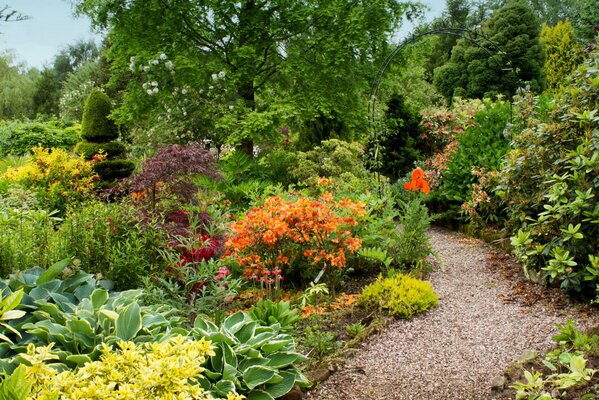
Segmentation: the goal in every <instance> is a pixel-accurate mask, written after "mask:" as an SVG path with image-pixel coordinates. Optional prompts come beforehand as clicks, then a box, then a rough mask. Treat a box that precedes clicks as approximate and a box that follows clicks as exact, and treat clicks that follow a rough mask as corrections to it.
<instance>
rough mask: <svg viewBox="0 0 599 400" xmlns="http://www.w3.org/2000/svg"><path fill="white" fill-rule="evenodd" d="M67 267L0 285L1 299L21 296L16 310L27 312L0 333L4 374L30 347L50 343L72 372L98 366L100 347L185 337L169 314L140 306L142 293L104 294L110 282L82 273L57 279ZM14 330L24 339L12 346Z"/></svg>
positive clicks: (21, 276)
mask: <svg viewBox="0 0 599 400" xmlns="http://www.w3.org/2000/svg"><path fill="white" fill-rule="evenodd" d="M67 265H68V260H65V261H62V262H59V263H57V264H54V265H53V266H51V267H50V268H49V269H48V270H42V269H40V268H33V269H30V270H27V271H24V272H22V273H20V274H18V275H11V277H10V278H9V279H8V280H6V281H5V282H3V283H2V284H1V285H0V286H1V287H2V290H3V292H4V293H13V292H17V291H18V290H22V291H23V292H24V295H23V299H22V301H21V305H20V306H19V307H18V310H22V311H26V312H27V313H26V314H25V313H23V314H24V315H22V316H21V317H20V318H19V319H16V320H12V321H11V322H10V324H11V326H12V328H13V329H12V330H8V329H2V333H3V334H4V335H10V336H9V337H11V340H12V342H13V343H14V344H10V345H9V344H8V343H4V344H3V345H2V349H3V357H5V358H4V359H3V360H2V362H1V364H2V367H3V368H4V369H5V370H10V369H12V368H14V367H15V366H16V364H19V363H22V362H23V360H22V359H20V358H19V357H18V356H17V357H15V356H16V354H18V353H21V352H23V351H24V350H25V347H26V346H27V345H28V344H31V343H33V344H36V345H48V344H51V343H54V344H55V345H56V346H57V352H56V355H57V362H58V363H59V364H61V365H66V366H70V367H74V366H82V365H84V364H85V363H86V362H91V361H93V360H97V359H98V358H99V357H100V354H101V351H102V348H103V346H105V345H112V344H115V343H116V342H118V341H121V340H124V341H129V340H133V341H136V342H146V341H150V340H154V341H157V340H159V339H164V338H166V337H167V336H168V335H170V334H174V333H176V332H178V333H185V331H181V330H179V328H176V327H177V326H178V325H180V324H181V320H180V319H178V318H175V317H173V316H172V314H174V310H173V309H170V308H168V307H165V306H161V305H156V306H147V305H143V304H140V296H141V291H134V290H130V291H126V292H109V291H108V290H107V288H110V286H111V283H110V282H107V281H98V280H96V279H95V278H94V277H93V276H92V275H90V274H87V273H85V272H81V271H79V272H76V273H74V274H72V275H70V276H69V277H67V278H65V279H58V278H57V277H58V276H60V275H62V274H63V273H64V271H65V268H66V266H67ZM14 330H18V331H19V332H22V333H23V334H25V333H26V334H27V335H26V337H23V339H19V340H16V339H15V338H14V333H12V332H13V331H14ZM58 366H60V365H58Z"/></svg>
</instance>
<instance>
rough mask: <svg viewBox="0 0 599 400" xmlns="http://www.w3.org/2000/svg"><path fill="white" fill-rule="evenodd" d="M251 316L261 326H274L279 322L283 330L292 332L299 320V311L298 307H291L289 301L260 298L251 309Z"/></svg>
mask: <svg viewBox="0 0 599 400" xmlns="http://www.w3.org/2000/svg"><path fill="white" fill-rule="evenodd" d="M249 314H250V316H251V317H252V318H253V319H254V321H256V322H257V323H258V324H260V325H261V326H272V325H274V324H279V325H280V328H279V330H280V331H281V332H290V331H292V330H293V324H294V323H295V322H296V321H297V320H299V318H300V317H299V312H298V310H297V309H296V308H291V306H290V305H289V302H287V301H283V300H281V301H279V302H277V303H275V302H273V301H272V300H269V299H266V300H263V299H260V300H258V302H257V303H256V304H255V305H254V306H253V307H252V308H251V309H250V311H249Z"/></svg>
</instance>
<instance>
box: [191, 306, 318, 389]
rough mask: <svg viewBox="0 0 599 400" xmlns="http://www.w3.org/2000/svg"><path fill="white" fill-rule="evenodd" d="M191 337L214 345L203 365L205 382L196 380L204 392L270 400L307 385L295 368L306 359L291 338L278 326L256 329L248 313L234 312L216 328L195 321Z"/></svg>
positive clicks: (206, 323)
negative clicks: (230, 393) (298, 351)
mask: <svg viewBox="0 0 599 400" xmlns="http://www.w3.org/2000/svg"><path fill="white" fill-rule="evenodd" d="M191 334H192V335H193V337H195V338H205V339H206V340H210V341H211V342H212V344H213V345H214V355H212V356H210V358H209V359H208V362H207V363H206V366H205V368H206V371H205V377H206V378H207V379H199V380H198V383H199V385H200V386H201V387H203V388H204V389H206V390H212V391H214V392H216V393H217V394H223V395H224V394H225V393H227V392H229V391H232V390H235V391H236V392H237V393H240V394H243V395H245V396H247V397H248V398H249V399H252V398H260V399H265V400H273V399H275V398H279V397H282V396H284V395H285V394H287V393H288V392H289V391H290V390H291V389H292V388H293V387H294V385H299V386H307V385H309V384H310V382H309V381H308V380H307V379H306V378H305V377H304V376H303V375H302V373H301V372H300V371H299V370H298V368H297V366H296V364H298V363H301V362H303V361H305V360H306V357H304V356H303V355H301V354H299V353H297V352H296V351H295V342H294V340H293V338H292V337H291V336H289V335H287V334H283V333H280V332H279V325H278V324H275V325H273V326H259V324H258V323H257V322H256V321H254V320H253V319H252V318H251V317H250V316H249V315H248V314H245V313H241V312H238V313H236V314H233V315H231V316H229V317H227V318H226V319H225V320H224V321H223V323H222V325H220V327H219V326H216V325H214V324H213V323H211V322H209V321H205V320H203V319H201V318H197V319H196V320H195V323H194V328H193V329H192V331H191ZM258 396H260V397H258Z"/></svg>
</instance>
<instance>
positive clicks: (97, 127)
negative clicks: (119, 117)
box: [81, 89, 119, 143]
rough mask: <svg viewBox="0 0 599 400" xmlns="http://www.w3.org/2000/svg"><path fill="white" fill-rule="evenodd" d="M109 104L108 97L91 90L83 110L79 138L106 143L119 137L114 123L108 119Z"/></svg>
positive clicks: (98, 91)
mask: <svg viewBox="0 0 599 400" xmlns="http://www.w3.org/2000/svg"><path fill="white" fill-rule="evenodd" d="M111 107H112V105H111V102H110V98H109V97H108V95H107V94H106V93H104V92H102V91H100V90H99V89H93V90H92V91H91V92H90V94H89V96H88V98H87V100H86V101H85V106H84V109H83V118H82V120H81V137H83V139H85V140H86V141H88V142H92V143H107V142H110V141H111V140H115V139H117V138H118V137H119V132H118V130H117V127H116V125H115V123H114V122H113V121H112V120H111V119H110V118H109V116H110V110H111Z"/></svg>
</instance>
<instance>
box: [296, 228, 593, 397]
mask: <svg viewBox="0 0 599 400" xmlns="http://www.w3.org/2000/svg"><path fill="white" fill-rule="evenodd" d="M429 234H430V237H431V243H432V244H433V246H434V248H435V250H436V251H437V252H438V255H439V257H440V258H441V260H442V263H443V266H444V269H443V270H438V271H435V272H433V273H432V274H431V275H430V280H431V282H432V285H433V288H434V289H435V291H436V293H437V294H438V295H439V304H438V306H437V307H436V308H434V309H432V310H429V311H428V312H426V313H424V314H421V315H419V316H417V317H415V318H413V319H412V320H409V321H406V320H398V321H395V322H393V323H392V324H391V325H389V326H388V327H387V329H385V331H383V332H382V333H381V334H380V335H378V336H375V337H373V338H371V339H370V340H369V341H368V342H366V343H364V344H363V346H362V348H361V349H359V351H357V352H356V354H355V355H354V356H353V357H350V359H349V360H348V361H347V363H346V364H345V365H344V366H343V367H342V368H341V369H340V370H339V371H337V372H336V373H334V374H333V375H332V376H331V378H330V379H329V380H327V381H326V382H324V383H323V384H322V385H321V386H319V387H318V388H316V389H314V390H312V391H311V392H310V393H309V394H308V395H307V398H308V399H314V400H328V399H331V400H339V399H343V400H354V399H355V400H364V399H381V400H386V399H402V400H404V399H405V400H408V399H414V400H437V399H438V400H447V399H451V400H458V399H464V400H466V399H467V400H476V399H481V400H483V399H484V400H491V399H499V398H501V397H499V395H497V394H495V393H494V392H493V391H492V390H491V386H492V384H493V381H494V380H495V379H496V378H498V377H499V376H501V374H502V373H503V371H504V369H505V368H506V366H508V364H510V363H511V362H512V361H514V360H516V359H518V358H519V357H521V356H522V355H523V354H525V353H527V352H530V351H538V352H542V351H543V350H546V349H548V348H549V346H550V345H551V343H552V340H551V336H552V335H554V334H555V324H556V323H562V324H563V323H565V322H566V321H567V320H568V318H569V317H570V318H574V319H575V320H578V321H579V322H581V323H583V324H584V325H587V324H590V323H594V324H596V323H597V316H594V317H591V318H594V320H593V321H590V320H584V321H580V318H578V314H577V313H576V311H575V310H574V309H573V308H570V307H566V308H563V309H552V308H550V307H547V306H546V305H544V304H540V303H537V304H534V305H532V306H523V305H520V304H517V303H515V302H512V303H509V302H508V303H507V304H506V302H505V301H504V300H503V299H505V297H506V295H509V293H510V286H509V283H508V282H505V279H502V278H501V276H500V275H499V274H498V273H495V272H493V271H491V269H490V268H489V267H488V266H487V264H486V263H487V255H488V254H489V252H490V248H489V247H488V246H487V245H486V244H484V243H482V242H480V241H478V240H474V239H470V238H467V237H465V236H463V235H461V234H459V233H455V232H452V231H448V230H444V229H440V228H433V229H431V231H430V232H429Z"/></svg>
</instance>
